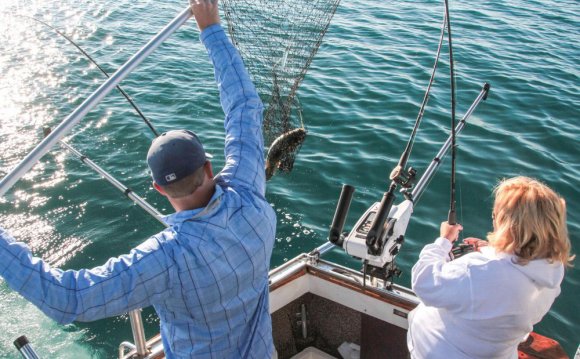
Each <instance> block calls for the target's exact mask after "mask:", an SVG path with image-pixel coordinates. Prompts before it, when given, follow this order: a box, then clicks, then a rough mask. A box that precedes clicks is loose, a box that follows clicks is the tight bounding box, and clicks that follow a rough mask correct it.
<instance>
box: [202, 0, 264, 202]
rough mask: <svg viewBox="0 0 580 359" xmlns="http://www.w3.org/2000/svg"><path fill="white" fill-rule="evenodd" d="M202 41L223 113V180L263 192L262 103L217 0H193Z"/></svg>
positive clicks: (233, 184)
mask: <svg viewBox="0 0 580 359" xmlns="http://www.w3.org/2000/svg"><path fill="white" fill-rule="evenodd" d="M191 3H192V11H193V14H194V16H195V18H196V21H197V23H198V26H199V28H200V30H201V31H202V33H201V40H202V42H203V44H204V45H205V47H206V48H207V51H208V53H209V57H210V59H211V61H212V63H213V65H214V72H215V79H216V82H217V85H218V89H219V92H220V101H221V105H222V108H223V109H224V112H225V129H226V139H225V156H226V166H225V167H224V169H223V170H222V172H221V173H220V177H221V179H222V180H224V181H226V182H228V183H230V184H231V185H232V186H234V187H235V186H240V187H245V188H248V189H250V190H252V191H253V192H255V193H256V194H258V195H260V196H262V197H263V196H264V193H265V187H266V185H265V173H264V152H263V148H264V139H263V136H262V112H263V109H264V107H263V105H262V101H261V100H260V97H259V96H258V93H257V91H256V88H255V86H254V84H253V83H252V80H251V79H250V76H249V74H248V71H247V70H246V68H245V66H244V63H243V61H242V58H241V56H240V54H239V53H238V51H237V50H236V48H235V47H234V46H233V45H232V43H231V42H230V40H229V39H228V38H227V36H226V34H225V32H224V30H223V29H222V27H221V26H220V24H219V15H218V13H217V0H214V1H211V0H192V1H191Z"/></svg>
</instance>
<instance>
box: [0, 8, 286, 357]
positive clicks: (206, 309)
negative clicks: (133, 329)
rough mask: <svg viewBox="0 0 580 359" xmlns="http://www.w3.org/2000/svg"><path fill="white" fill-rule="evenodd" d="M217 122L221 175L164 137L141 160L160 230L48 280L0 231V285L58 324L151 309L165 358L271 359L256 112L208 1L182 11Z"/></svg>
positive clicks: (38, 263)
mask: <svg viewBox="0 0 580 359" xmlns="http://www.w3.org/2000/svg"><path fill="white" fill-rule="evenodd" d="M191 6H192V11H193V14H194V16H195V18H196V21H197V23H198V26H199V28H200V30H201V40H202V42H203V44H204V45H205V47H206V48H207V51H208V53H209V56H210V59H211V61H212V63H213V65H214V69H215V78H216V81H217V84H218V88H219V92H220V99H221V104H222V107H223V109H224V112H225V115H226V116H225V129H226V139H225V155H226V165H225V167H224V169H223V170H222V171H221V172H220V173H219V174H218V175H217V176H215V177H214V175H213V170H212V167H211V163H210V161H209V160H208V158H207V157H206V155H205V152H204V150H203V146H202V144H201V142H200V141H199V139H198V138H197V136H196V135H195V134H194V133H193V132H190V131H185V130H181V131H170V132H167V133H165V134H163V135H161V136H159V137H158V138H156V139H155V140H154V141H153V143H152V145H151V148H150V150H149V153H148V155H147V161H148V164H149V167H150V169H151V172H152V174H153V180H154V186H155V188H156V189H157V190H158V191H159V192H160V193H161V194H163V195H164V196H166V197H167V199H168V200H169V202H170V203H171V205H172V206H173V207H174V208H175V210H176V213H174V214H172V215H170V216H168V217H166V221H167V223H168V224H169V225H170V227H169V228H168V229H167V230H165V231H163V232H161V233H159V234H157V235H155V236H153V237H151V238H149V239H148V240H147V241H145V242H144V243H142V244H141V245H139V246H138V247H136V248H135V249H133V250H131V252H130V253H129V254H127V255H123V256H120V257H118V258H112V259H110V260H109V261H107V263H106V264H104V265H102V266H100V267H96V268H93V269H81V270H78V271H77V270H67V271H63V270H60V269H57V268H51V267H50V266H49V265H48V264H47V263H45V262H43V261H42V260H41V259H39V258H35V257H32V255H31V253H30V250H29V248H28V247H27V246H26V245H24V244H23V243H18V242H16V241H15V240H14V238H12V237H11V236H10V235H9V234H8V233H7V232H5V231H4V230H3V229H1V228H0V275H2V277H4V279H5V280H6V283H8V285H9V286H10V287H11V288H13V289H14V290H16V291H18V292H19V293H20V294H22V295H23V296H24V297H25V298H27V299H28V300H30V301H31V302H32V303H34V304H35V305H36V306H38V307H39V308H40V309H41V310H42V311H43V312H44V313H46V314H47V315H48V316H50V317H51V318H53V319H54V320H56V321H57V322H59V323H70V322H72V321H74V320H77V321H93V320H96V319H100V318H104V317H110V316H115V315H119V314H123V313H125V312H127V311H130V310H133V309H136V308H141V307H146V306H149V305H153V306H154V307H155V309H156V311H157V313H158V315H159V318H160V320H161V336H162V339H163V344H164V349H165V353H166V356H167V358H219V359H225V358H256V359H266V358H271V357H272V355H273V353H274V346H273V342H272V327H271V319H270V315H269V303H268V270H269V264H270V257H271V254H272V247H273V244H274V237H275V231H276V216H275V213H274V211H273V209H272V208H271V206H270V205H269V204H268V202H267V201H266V198H265V173H264V156H263V138H262V111H263V105H262V102H261V101H260V98H259V97H258V94H257V92H256V89H255V87H254V85H253V84H252V82H251V80H250V78H249V76H248V73H247V70H246V69H245V67H244V64H243V62H242V59H241V57H240V55H239V54H238V52H237V51H236V49H235V48H234V47H233V46H232V44H231V42H230V41H229V40H228V38H227V37H226V35H225V32H224V30H223V29H222V27H221V26H220V24H219V14H218V7H217V0H214V1H212V0H191Z"/></svg>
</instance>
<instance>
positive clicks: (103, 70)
mask: <svg viewBox="0 0 580 359" xmlns="http://www.w3.org/2000/svg"><path fill="white" fill-rule="evenodd" d="M14 15H16V16H22V17H25V18H27V19H31V20H34V21H36V22H38V23H40V24H42V25H44V26H47V27H49V28H50V29H52V30H53V31H54V32H56V33H57V34H59V35H60V36H62V37H63V38H64V39H65V40H67V41H68V42H69V43H70V44H71V45H73V46H74V47H76V48H77V49H78V50H79V51H80V52H81V53H82V54H83V55H85V57H86V58H87V59H88V60H89V61H90V62H92V63H93V65H95V66H96V67H97V68H98V69H99V70H101V72H102V73H103V74H104V75H105V76H106V77H107V78H110V77H111V76H110V75H109V73H108V72H107V71H105V69H103V68H102V67H101V66H100V65H99V64H98V63H97V62H96V61H95V60H94V59H93V58H92V57H91V55H89V54H88V53H87V52H86V51H85V50H83V48H82V47H80V46H79V45H78V44H77V43H76V42H74V41H73V40H72V39H71V38H70V37H68V36H67V35H65V34H64V33H62V32H61V31H59V30H58V29H57V28H55V27H54V26H52V25H50V24H48V23H46V22H44V21H42V20H39V19H37V18H34V17H30V16H26V15H21V14H14ZM116 88H117V90H119V92H120V93H121V95H123V96H124V97H125V99H127V101H129V104H130V105H131V106H132V107H133V108H134V109H135V111H136V112H137V114H138V115H139V116H140V117H141V118H142V119H143V121H144V122H145V124H146V125H147V126H148V127H149V129H150V130H151V132H153V135H155V137H158V136H159V132H158V131H157V130H156V129H155V127H153V124H152V123H151V121H149V119H147V117H145V115H144V114H143V112H142V111H141V109H139V107H137V104H136V103H135V102H134V101H133V99H131V96H129V95H128V94H127V92H125V90H123V89H122V88H121V86H120V85H117V86H116Z"/></svg>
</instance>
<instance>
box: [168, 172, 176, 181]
mask: <svg viewBox="0 0 580 359" xmlns="http://www.w3.org/2000/svg"><path fill="white" fill-rule="evenodd" d="M176 179H177V176H176V175H175V173H171V174H168V175H167V176H165V180H166V181H167V182H171V181H175V180H176Z"/></svg>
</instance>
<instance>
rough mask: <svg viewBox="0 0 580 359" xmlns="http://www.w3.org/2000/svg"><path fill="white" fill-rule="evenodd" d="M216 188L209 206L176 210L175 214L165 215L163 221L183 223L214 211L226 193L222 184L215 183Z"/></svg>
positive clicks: (174, 223) (170, 223)
mask: <svg viewBox="0 0 580 359" xmlns="http://www.w3.org/2000/svg"><path fill="white" fill-rule="evenodd" d="M214 189H215V191H214V193H213V196H211V199H210V200H209V202H208V203H207V206H205V207H201V208H196V209H191V210H185V211H179V212H175V213H173V214H170V215H168V216H165V217H163V221H164V222H165V223H167V224H168V225H170V226H173V225H176V224H180V223H182V222H184V221H186V220H189V219H195V218H200V217H204V216H206V215H208V214H210V213H213V211H214V210H215V209H216V208H217V207H219V205H220V203H221V199H222V195H223V193H224V191H223V189H222V188H221V187H220V186H218V185H217V184H216V185H215V187H214Z"/></svg>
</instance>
